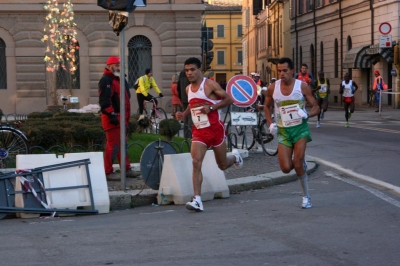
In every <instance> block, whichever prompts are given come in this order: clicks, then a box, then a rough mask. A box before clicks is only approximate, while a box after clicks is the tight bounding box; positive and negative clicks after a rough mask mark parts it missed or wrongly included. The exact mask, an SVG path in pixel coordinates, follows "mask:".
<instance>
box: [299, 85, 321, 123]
mask: <svg viewBox="0 0 400 266" xmlns="http://www.w3.org/2000/svg"><path fill="white" fill-rule="evenodd" d="M301 92H302V93H303V95H304V97H306V99H307V102H308V103H309V104H310V105H311V110H310V111H309V112H308V117H313V116H316V115H318V114H319V106H318V104H317V101H316V100H315V98H314V97H313V95H312V93H311V90H310V89H309V87H308V85H307V84H305V83H301Z"/></svg>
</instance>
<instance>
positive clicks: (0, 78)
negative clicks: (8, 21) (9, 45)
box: [0, 38, 7, 89]
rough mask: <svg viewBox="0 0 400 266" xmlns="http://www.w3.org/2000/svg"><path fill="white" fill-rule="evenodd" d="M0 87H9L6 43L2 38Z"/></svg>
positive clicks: (0, 43) (0, 48) (0, 40)
mask: <svg viewBox="0 0 400 266" xmlns="http://www.w3.org/2000/svg"><path fill="white" fill-rule="evenodd" d="M0 89H7V62H6V43H5V42H4V41H3V39H1V38H0Z"/></svg>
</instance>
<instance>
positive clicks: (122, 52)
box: [119, 29, 126, 190]
mask: <svg viewBox="0 0 400 266" xmlns="http://www.w3.org/2000/svg"><path fill="white" fill-rule="evenodd" d="M120 36H121V38H120V43H119V45H120V58H121V65H120V77H119V80H120V82H119V83H120V108H119V109H120V112H119V115H120V123H119V124H120V130H121V132H120V133H121V136H120V137H121V144H120V152H121V161H120V162H119V163H120V166H121V169H120V170H121V186H122V189H123V190H125V188H126V180H125V178H126V160H125V157H126V149H125V147H126V129H125V29H122V30H121V33H120Z"/></svg>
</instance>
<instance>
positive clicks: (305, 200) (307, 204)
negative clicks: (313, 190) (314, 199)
mask: <svg viewBox="0 0 400 266" xmlns="http://www.w3.org/2000/svg"><path fill="white" fill-rule="evenodd" d="M311 207H312V204H311V199H310V197H308V196H305V197H303V202H302V203H301V208H302V209H309V208H311Z"/></svg>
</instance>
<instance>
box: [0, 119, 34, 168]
mask: <svg viewBox="0 0 400 266" xmlns="http://www.w3.org/2000/svg"><path fill="white" fill-rule="evenodd" d="M19 126H20V123H17V122H14V123H12V124H11V125H10V124H7V125H4V124H1V123H0V171H1V172H9V171H12V170H11V169H13V168H16V164H17V157H16V156H17V155H18V154H28V153H29V146H28V139H27V138H26V136H25V135H24V133H22V132H21V131H20V130H18V129H16V128H15V127H19ZM6 169H8V170H6Z"/></svg>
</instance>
